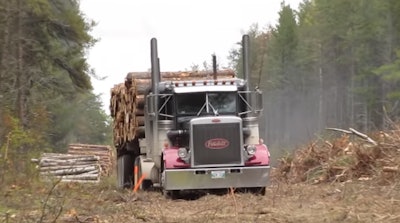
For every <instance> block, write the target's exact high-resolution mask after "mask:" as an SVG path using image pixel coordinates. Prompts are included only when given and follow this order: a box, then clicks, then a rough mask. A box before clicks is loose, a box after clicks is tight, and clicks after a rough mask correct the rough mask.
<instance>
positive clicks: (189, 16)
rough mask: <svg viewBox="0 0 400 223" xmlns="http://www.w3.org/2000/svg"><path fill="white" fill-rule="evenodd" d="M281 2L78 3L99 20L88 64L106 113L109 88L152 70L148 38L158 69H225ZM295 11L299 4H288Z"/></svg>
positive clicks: (150, 0) (94, 0)
mask: <svg viewBox="0 0 400 223" xmlns="http://www.w3.org/2000/svg"><path fill="white" fill-rule="evenodd" d="M281 2H282V1H281V0H202V1H199V0H191V1H190V0H141V1H140V0H81V11H82V12H83V13H84V14H85V16H86V17H87V18H89V19H92V20H94V21H95V22H97V25H96V27H95V28H94V29H93V31H92V33H91V34H92V36H94V37H95V38H97V39H99V42H97V43H96V45H95V46H94V47H93V48H91V49H90V51H89V52H88V62H89V64H90V66H91V67H92V68H93V69H94V70H95V71H96V74H97V75H98V76H103V77H105V76H106V77H107V78H106V79H105V80H103V81H96V80H93V81H92V83H93V87H94V92H95V93H96V94H101V95H102V101H103V105H104V108H105V110H106V112H107V113H109V111H108V106H109V97H110V89H111V88H112V87H113V86H114V84H118V83H121V82H123V81H124V78H125V76H126V74H127V73H128V72H130V71H146V70H148V69H149V68H150V39H151V38H153V37H156V38H157V41H158V55H159V58H160V67H161V71H179V70H185V69H190V67H191V66H192V65H193V64H198V65H200V66H202V64H203V62H204V61H207V62H210V61H211V54H213V53H215V54H216V55H217V58H218V63H219V64H220V67H223V66H227V65H228V62H227V56H228V53H229V50H230V49H232V48H234V47H235V43H236V42H239V41H241V38H242V35H243V34H244V33H245V32H246V31H247V30H248V29H249V27H250V26H251V25H252V24H255V23H257V24H258V25H259V27H260V28H264V27H266V26H268V25H275V24H276V23H277V20H278V11H279V10H280V7H281ZM285 2H286V4H290V5H291V6H292V8H294V9H297V7H298V4H299V2H302V0H286V1H285Z"/></svg>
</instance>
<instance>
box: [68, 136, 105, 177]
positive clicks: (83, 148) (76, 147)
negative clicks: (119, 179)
mask: <svg viewBox="0 0 400 223" xmlns="http://www.w3.org/2000/svg"><path fill="white" fill-rule="evenodd" d="M68 154H73V155H95V156H98V157H99V158H100V160H99V163H100V167H101V175H103V176H109V175H110V174H111V172H112V166H113V153H112V149H111V147H110V146H106V145H90V144H70V145H69V147H68Z"/></svg>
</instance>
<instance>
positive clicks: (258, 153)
mask: <svg viewBox="0 0 400 223" xmlns="http://www.w3.org/2000/svg"><path fill="white" fill-rule="evenodd" d="M242 49H243V54H242V56H243V78H238V77H236V74H235V73H234V72H233V71H231V72H232V74H233V75H232V76H229V75H226V74H227V73H229V71H226V70H225V71H218V70H217V69H216V67H217V66H216V60H215V56H214V57H213V71H212V72H209V73H208V74H206V75H200V73H196V74H193V75H185V74H182V75H180V76H178V77H175V78H170V77H167V74H164V73H161V72H160V67H159V58H158V52H157V40H156V39H155V38H153V39H152V40H151V75H150V74H149V75H150V76H151V80H150V84H149V85H151V86H149V89H148V90H147V92H146V94H145V96H144V108H143V110H144V111H143V113H144V123H143V126H138V128H136V133H135V134H134V137H131V138H130V139H129V140H122V142H121V141H120V142H119V143H116V145H115V146H116V148H117V177H118V186H119V187H133V186H135V185H137V186H139V185H138V184H140V188H141V189H147V188H149V187H159V188H161V190H162V191H163V193H164V194H165V195H166V196H169V197H171V196H173V197H175V196H177V195H178V194H179V192H180V191H182V190H212V189H222V188H235V189H239V188H242V189H246V190H251V191H256V192H257V193H261V194H264V193H265V187H266V185H267V183H268V179H269V171H270V165H269V164H270V153H269V151H268V148H267V146H266V145H265V144H263V140H262V139H261V138H260V136H259V118H260V115H261V113H262V109H263V108H262V92H261V91H259V90H257V89H254V90H250V83H249V80H250V78H249V76H250V74H249V59H248V58H249V53H248V51H249V36H247V35H244V36H243V39H242ZM203 74H204V72H203ZM220 74H223V75H220ZM129 78H130V80H133V81H135V77H133V76H132V75H131V76H130V77H129ZM138 81H139V80H138ZM138 83H139V82H138ZM114 135H115V134H114ZM135 170H136V171H135Z"/></svg>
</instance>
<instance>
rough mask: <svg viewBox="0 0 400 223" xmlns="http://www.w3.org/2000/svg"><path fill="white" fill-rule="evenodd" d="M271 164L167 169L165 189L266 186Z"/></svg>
mask: <svg viewBox="0 0 400 223" xmlns="http://www.w3.org/2000/svg"><path fill="white" fill-rule="evenodd" d="M269 171H270V167H269V166H252V167H229V168H227V167H223V168H222V167H221V168H201V169H167V170H165V172H164V174H165V175H164V189H165V190H186V189H217V188H230V187H233V188H241V187H265V186H267V183H268V179H269Z"/></svg>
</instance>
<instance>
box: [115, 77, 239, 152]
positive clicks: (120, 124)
mask: <svg viewBox="0 0 400 223" xmlns="http://www.w3.org/2000/svg"><path fill="white" fill-rule="evenodd" d="M216 76H217V78H218V79H232V78H234V77H235V72H234V71H233V70H218V72H217V74H216ZM213 78H214V73H213V72H210V71H190V72H187V71H185V72H161V81H194V80H213ZM150 91H151V73H150V72H131V73H128V75H127V76H126V78H125V82H124V83H120V84H117V85H114V87H113V88H112V89H111V100H110V114H111V117H112V118H113V121H114V122H113V138H114V145H115V146H116V147H117V148H120V147H121V146H122V145H123V144H124V143H125V142H129V141H132V140H134V139H135V138H142V137H144V122H145V119H144V104H145V95H147V94H148V93H149V92H150Z"/></svg>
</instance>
